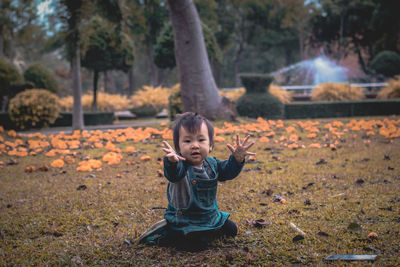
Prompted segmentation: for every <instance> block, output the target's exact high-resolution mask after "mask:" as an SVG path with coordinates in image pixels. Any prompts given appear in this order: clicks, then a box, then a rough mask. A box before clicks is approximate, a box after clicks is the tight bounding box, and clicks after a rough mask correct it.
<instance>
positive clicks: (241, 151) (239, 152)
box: [226, 134, 256, 163]
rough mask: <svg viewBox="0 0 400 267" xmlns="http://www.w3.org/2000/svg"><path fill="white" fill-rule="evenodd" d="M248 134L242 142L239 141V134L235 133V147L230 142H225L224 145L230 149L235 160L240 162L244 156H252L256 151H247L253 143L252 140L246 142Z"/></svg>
mask: <svg viewBox="0 0 400 267" xmlns="http://www.w3.org/2000/svg"><path fill="white" fill-rule="evenodd" d="M249 138H250V135H248V136H246V137H245V138H244V140H243V143H241V142H240V139H239V135H238V134H237V135H236V145H235V147H234V146H232V145H231V144H227V145H226V146H227V147H228V148H229V149H230V150H231V151H232V155H233V156H234V157H235V159H236V161H237V162H239V163H242V162H243V160H244V158H245V157H246V156H254V155H255V154H256V153H253V152H248V151H247V150H248V149H249V148H250V147H252V146H253V145H254V142H250V143H249V144H247V141H248V140H249Z"/></svg>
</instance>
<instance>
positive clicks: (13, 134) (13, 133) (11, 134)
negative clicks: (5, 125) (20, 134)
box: [7, 130, 17, 138]
mask: <svg viewBox="0 0 400 267" xmlns="http://www.w3.org/2000/svg"><path fill="white" fill-rule="evenodd" d="M7 135H8V137H12V138H15V137H17V132H16V131H14V130H9V131H8V132H7Z"/></svg>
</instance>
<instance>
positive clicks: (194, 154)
mask: <svg viewBox="0 0 400 267" xmlns="http://www.w3.org/2000/svg"><path fill="white" fill-rule="evenodd" d="M191 156H192V157H197V156H200V153H199V152H194V153H192V154H191Z"/></svg>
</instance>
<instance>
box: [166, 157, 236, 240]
mask: <svg viewBox="0 0 400 267" xmlns="http://www.w3.org/2000/svg"><path fill="white" fill-rule="evenodd" d="M203 166H205V168H206V170H207V176H208V178H209V179H201V178H199V177H198V176H197V175H196V174H195V171H194V168H193V167H192V166H191V165H190V163H188V162H186V161H179V162H178V163H171V162H169V161H168V159H167V158H166V157H165V158H164V175H165V177H166V178H167V179H168V181H169V183H168V189H167V196H168V208H167V210H166V211H165V215H164V218H165V220H166V221H167V223H168V226H169V227H170V229H172V230H174V231H181V232H182V233H183V234H184V235H186V234H188V233H192V232H198V231H208V230H214V229H218V228H220V227H222V226H223V225H224V223H225V222H226V220H227V219H228V217H229V213H226V212H222V211H219V209H218V203H217V199H216V195H217V187H218V181H226V180H232V179H234V178H235V177H236V176H237V175H239V173H240V172H241V170H242V168H243V166H244V161H243V162H242V163H238V162H237V161H236V159H235V158H234V157H233V155H231V156H230V157H229V159H228V160H225V161H220V160H218V159H216V158H214V157H207V158H206V160H205V162H204V164H203ZM182 179H185V180H182ZM178 183H180V184H182V185H183V187H181V188H185V190H186V191H187V192H186V195H188V199H186V200H185V196H183V197H182V196H179V195H178V194H180V193H181V192H180V191H182V190H175V191H174V190H173V189H174V186H175V185H176V184H178ZM175 192H176V193H175ZM173 194H176V195H177V196H175V195H173ZM177 199H178V200H177ZM179 199H181V200H179ZM182 199H183V201H182ZM178 203H185V204H184V206H182V204H178Z"/></svg>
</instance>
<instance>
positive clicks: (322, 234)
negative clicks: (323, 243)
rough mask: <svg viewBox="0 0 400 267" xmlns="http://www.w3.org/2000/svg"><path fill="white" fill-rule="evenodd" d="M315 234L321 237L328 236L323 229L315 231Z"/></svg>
mask: <svg viewBox="0 0 400 267" xmlns="http://www.w3.org/2000/svg"><path fill="white" fill-rule="evenodd" d="M317 235H319V236H321V237H329V234H328V233H326V232H323V231H320V232H318V233H317Z"/></svg>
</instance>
